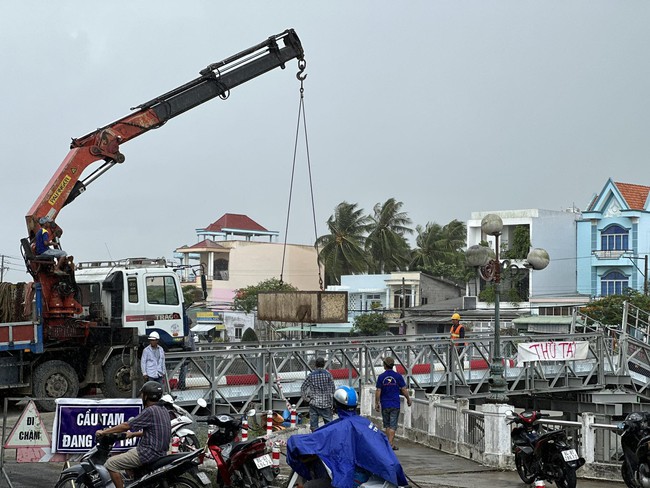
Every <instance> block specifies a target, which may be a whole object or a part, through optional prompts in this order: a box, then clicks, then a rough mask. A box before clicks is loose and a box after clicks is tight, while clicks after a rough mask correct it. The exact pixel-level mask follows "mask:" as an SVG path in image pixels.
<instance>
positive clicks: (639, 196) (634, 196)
mask: <svg viewBox="0 0 650 488" xmlns="http://www.w3.org/2000/svg"><path fill="white" fill-rule="evenodd" d="M614 184H615V185H616V187H617V188H618V191H620V192H621V195H623V198H625V201H626V202H627V204H628V206H629V207H630V209H632V210H644V205H645V202H646V200H647V198H648V192H649V191H650V186H644V185H633V184H631V183H619V182H615V183H614Z"/></svg>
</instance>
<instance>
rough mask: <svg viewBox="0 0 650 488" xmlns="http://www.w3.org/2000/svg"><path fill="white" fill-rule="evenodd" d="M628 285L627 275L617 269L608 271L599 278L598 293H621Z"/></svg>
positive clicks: (604, 294) (603, 294) (605, 294)
mask: <svg viewBox="0 0 650 488" xmlns="http://www.w3.org/2000/svg"><path fill="white" fill-rule="evenodd" d="M627 287H628V277H627V276H625V275H624V274H623V273H620V272H618V271H610V272H609V273H607V274H606V275H604V276H603V277H602V278H601V279H600V294H601V295H602V296H607V295H621V294H622V293H623V291H625V289H626V288H627Z"/></svg>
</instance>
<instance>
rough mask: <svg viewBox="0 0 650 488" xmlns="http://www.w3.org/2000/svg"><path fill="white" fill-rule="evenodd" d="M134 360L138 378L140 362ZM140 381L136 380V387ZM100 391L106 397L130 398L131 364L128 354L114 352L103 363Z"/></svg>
mask: <svg viewBox="0 0 650 488" xmlns="http://www.w3.org/2000/svg"><path fill="white" fill-rule="evenodd" d="M138 363H139V361H136V365H135V366H136V371H135V374H136V378H140V377H141V375H140V364H138ZM139 386H140V381H138V387H139ZM101 388H102V393H103V394H104V397H106V398H131V389H132V386H131V365H130V364H129V356H128V354H126V355H123V354H116V355H115V356H112V357H111V358H109V360H108V361H106V364H105V365H104V383H103V384H102V385H101Z"/></svg>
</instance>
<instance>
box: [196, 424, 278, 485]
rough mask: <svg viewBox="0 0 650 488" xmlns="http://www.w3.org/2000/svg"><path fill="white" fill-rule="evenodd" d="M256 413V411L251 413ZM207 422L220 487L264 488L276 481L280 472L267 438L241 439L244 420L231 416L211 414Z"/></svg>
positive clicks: (209, 447)
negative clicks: (274, 466)
mask: <svg viewBox="0 0 650 488" xmlns="http://www.w3.org/2000/svg"><path fill="white" fill-rule="evenodd" d="M248 415H249V416H252V415H255V412H254V411H250V412H248ZM205 422H207V423H208V432H209V434H208V442H207V447H208V451H209V452H210V456H211V457H212V458H213V459H214V461H215V462H216V464H217V483H218V484H219V487H220V488H222V487H224V486H228V487H230V486H232V487H234V488H244V487H256V488H263V487H265V486H268V485H269V484H270V483H272V482H273V480H274V479H275V477H276V476H277V475H278V472H277V471H276V470H275V469H273V467H272V465H273V461H272V459H271V455H270V454H269V453H268V450H267V447H266V438H264V437H260V438H257V439H253V440H249V441H245V442H241V441H240V434H241V426H242V421H241V420H240V419H237V418H235V417H233V416H232V415H228V414H222V415H212V416H210V417H208V418H207V420H205Z"/></svg>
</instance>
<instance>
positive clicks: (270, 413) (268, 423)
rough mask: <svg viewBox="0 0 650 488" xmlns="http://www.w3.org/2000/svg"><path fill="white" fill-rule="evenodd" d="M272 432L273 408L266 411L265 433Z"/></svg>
mask: <svg viewBox="0 0 650 488" xmlns="http://www.w3.org/2000/svg"><path fill="white" fill-rule="evenodd" d="M272 432H273V410H269V411H268V412H267V413H266V435H269V434H271V433H272Z"/></svg>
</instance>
